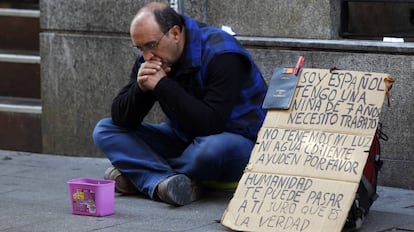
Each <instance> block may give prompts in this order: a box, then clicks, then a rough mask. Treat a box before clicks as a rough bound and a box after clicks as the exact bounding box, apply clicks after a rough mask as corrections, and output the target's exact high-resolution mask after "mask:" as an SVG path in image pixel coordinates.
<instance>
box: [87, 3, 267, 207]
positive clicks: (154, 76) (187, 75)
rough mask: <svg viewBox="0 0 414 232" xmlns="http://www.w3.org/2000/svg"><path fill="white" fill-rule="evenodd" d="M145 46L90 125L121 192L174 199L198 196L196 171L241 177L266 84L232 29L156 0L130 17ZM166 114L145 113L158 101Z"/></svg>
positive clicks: (211, 176) (202, 176)
mask: <svg viewBox="0 0 414 232" xmlns="http://www.w3.org/2000/svg"><path fill="white" fill-rule="evenodd" d="M130 34H131V39H132V42H133V44H134V45H135V46H136V47H137V48H138V49H139V50H140V51H141V53H142V54H140V55H139V56H138V58H137V60H136V61H135V64H134V66H133V69H132V72H131V75H130V79H129V82H128V83H127V84H126V85H125V86H124V87H123V88H122V89H121V90H120V92H119V93H118V95H117V96H116V97H115V98H114V100H113V103H112V118H106V119H102V120H101V121H99V122H98V124H97V125H96V128H95V130H94V132H93V138H94V141H95V144H96V146H97V147H98V148H99V149H100V150H101V151H102V152H103V153H104V154H105V155H106V156H107V157H108V159H109V160H110V161H111V163H112V165H113V167H112V168H109V169H108V170H107V172H106V175H105V177H106V178H108V179H114V180H115V181H116V190H117V191H118V192H122V193H134V192H137V191H138V192H141V193H144V194H146V195H147V196H149V197H150V198H152V199H155V200H162V201H164V202H166V203H169V204H172V205H186V204H189V203H190V202H192V201H193V200H195V199H196V198H195V196H194V191H193V187H194V186H193V184H192V183H193V182H194V181H238V180H239V179H240V177H241V175H242V172H243V170H244V168H245V166H246V164H247V162H248V160H249V157H250V153H251V150H252V149H253V146H254V144H255V140H256V136H257V133H258V130H259V129H260V127H261V125H262V123H263V120H264V117H265V114H266V111H265V110H264V109H262V107H261V105H262V102H263V99H264V97H265V94H266V91H267V85H266V83H265V81H264V80H263V77H262V75H261V73H260V71H259V70H258V68H257V66H256V64H255V63H254V61H253V60H252V57H251V56H250V54H249V53H248V52H247V50H245V49H244V48H243V47H242V46H241V45H240V44H239V43H238V42H237V41H236V39H235V38H234V37H233V36H231V35H229V34H228V33H226V32H224V31H222V30H220V29H216V28H213V27H211V26H207V25H205V24H202V23H199V22H197V21H195V20H194V19H192V18H189V17H187V16H183V15H179V14H177V13H176V12H175V11H174V10H173V9H172V8H170V7H169V6H168V5H165V4H162V3H157V2H152V3H148V4H147V5H145V6H144V7H143V8H141V9H140V10H139V11H138V13H137V14H136V15H135V17H134V18H133V20H132V22H131V26H130ZM157 101H158V103H159V105H160V106H161V108H162V110H163V112H164V114H165V116H166V120H165V122H162V123H160V124H150V123H146V122H143V119H144V117H145V116H146V115H147V114H148V112H149V111H150V109H151V108H152V107H153V105H154V103H155V102H157Z"/></svg>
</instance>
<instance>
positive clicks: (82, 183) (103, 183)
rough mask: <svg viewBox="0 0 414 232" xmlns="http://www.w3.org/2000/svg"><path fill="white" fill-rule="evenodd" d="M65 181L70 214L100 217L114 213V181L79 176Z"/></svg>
mask: <svg viewBox="0 0 414 232" xmlns="http://www.w3.org/2000/svg"><path fill="white" fill-rule="evenodd" d="M67 183H68V186H69V199H70V203H71V206H72V214H79V215H89V216H98V217H101V216H107V215H111V214H113V213H114V199H115V181H113V180H102V179H93V178H79V179H72V180H69V181H68V182H67Z"/></svg>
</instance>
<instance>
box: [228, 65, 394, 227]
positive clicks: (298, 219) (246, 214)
mask: <svg viewBox="0 0 414 232" xmlns="http://www.w3.org/2000/svg"><path fill="white" fill-rule="evenodd" d="M387 76H388V75H387V74H382V73H367V72H356V71H347V70H335V71H333V72H331V71H330V70H326V69H303V70H302V72H301V74H300V76H299V80H298V85H297V86H296V89H295V94H294V99H293V102H292V105H291V107H290V109H288V110H269V111H268V113H267V115H266V118H265V121H264V123H263V126H262V128H261V130H260V132H259V134H258V138H257V142H256V145H255V147H254V148H253V151H252V154H251V157H250V160H249V163H248V165H247V166H246V169H245V172H244V174H243V176H242V178H241V180H240V182H239V185H238V187H237V190H236V192H235V195H234V197H233V198H232V200H231V201H230V203H229V205H228V207H227V209H226V210H225V212H224V214H223V218H222V224H223V225H224V226H227V227H228V228H231V229H233V230H240V231H310V232H315V231H341V230H342V227H343V225H344V223H345V220H346V217H347V215H348V212H349V209H350V207H351V205H352V202H353V200H354V198H355V193H356V190H357V187H358V185H359V182H360V179H361V176H362V172H363V168H364V166H365V163H366V158H367V156H368V150H369V147H370V145H371V142H372V138H373V135H374V133H375V130H376V128H377V126H378V121H379V114H380V112H381V108H382V105H383V100H384V96H385V93H386V91H385V88H386V85H385V82H384V79H385V78H386V77H387Z"/></svg>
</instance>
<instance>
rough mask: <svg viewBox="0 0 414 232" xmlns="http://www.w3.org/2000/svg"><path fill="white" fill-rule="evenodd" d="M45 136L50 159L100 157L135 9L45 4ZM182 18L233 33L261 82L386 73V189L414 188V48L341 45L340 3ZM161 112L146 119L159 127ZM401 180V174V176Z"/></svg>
mask: <svg viewBox="0 0 414 232" xmlns="http://www.w3.org/2000/svg"><path fill="white" fill-rule="evenodd" d="M40 2H41V4H40V8H41V28H42V31H43V32H42V33H41V40H40V44H41V48H40V50H41V59H42V61H41V75H42V107H43V112H42V130H43V150H44V152H45V153H54V154H67V155H79V156H101V155H102V154H100V153H99V151H97V150H96V148H95V147H94V145H93V142H92V138H91V133H92V130H93V128H94V126H95V124H96V122H97V121H98V120H99V119H100V118H102V117H108V116H109V107H110V102H111V99H112V98H113V96H114V95H115V94H116V92H117V90H118V89H119V88H120V87H121V86H122V85H123V84H124V83H125V82H126V81H127V79H128V77H129V72H130V69H131V66H132V62H133V61H134V58H135V55H136V51H135V50H133V48H131V46H130V45H131V43H130V39H129V37H128V31H129V22H130V20H131V18H132V17H133V15H134V13H135V12H136V10H137V9H138V7H139V6H140V5H142V4H143V3H145V2H148V1H137V0H72V1H65V0H41V1H40ZM181 2H182V3H183V4H182V5H181V6H182V10H183V11H184V12H185V13H186V14H188V15H190V16H193V17H195V18H197V19H200V20H202V21H207V22H208V23H211V24H213V25H215V26H221V25H228V26H231V27H232V28H233V30H234V31H235V32H236V33H237V34H238V35H239V36H238V39H239V40H240V41H241V42H242V43H243V44H244V45H245V46H246V47H247V48H248V49H249V50H250V51H251V52H252V54H253V56H254V57H255V59H256V61H257V63H258V65H259V67H260V68H261V70H262V72H263V74H264V76H265V78H266V79H267V80H269V79H270V77H271V75H272V72H273V69H274V68H275V67H283V66H293V65H294V64H295V63H296V60H297V58H298V57H299V56H300V55H304V56H305V67H315V68H331V67H337V68H341V69H350V70H359V71H369V72H385V73H389V74H390V75H391V76H393V77H394V78H395V79H396V80H397V82H396V83H395V84H394V87H393V90H392V92H391V93H392V107H391V108H387V107H386V106H384V107H383V111H382V115H381V121H382V122H383V124H384V132H385V133H386V134H387V135H388V136H389V138H390V139H389V141H388V142H382V154H383V159H384V160H385V165H384V168H383V169H382V172H381V174H380V183H381V184H383V185H387V186H397V187H403V188H410V189H413V188H414V169H413V168H411V167H413V165H414V158H413V156H411V153H412V152H413V151H414V144H413V143H412V142H411V141H413V139H414V138H413V131H414V125H413V123H412V121H411V117H412V116H413V114H414V113H413V104H412V103H411V100H412V99H413V97H414V96H413V89H414V86H413V82H412V81H411V73H412V72H413V69H414V56H413V54H414V44H412V43H405V44H388V43H382V42H374V41H353V40H341V39H340V38H339V37H338V30H339V5H338V4H339V3H338V2H339V1H336V0H318V1H316V0H315V1H299V0H279V1H272V0H264V1H250V0H236V1H230V0H225V1H219V0H211V1H207V0H203V1H196V0H188V1H187V0H185V1H184V0H183V1H181ZM159 118H160V112H159V109H158V108H157V109H156V110H155V111H154V112H153V113H152V114H151V115H150V116H149V117H148V118H147V120H149V121H158V120H159ZM402 172H403V173H402Z"/></svg>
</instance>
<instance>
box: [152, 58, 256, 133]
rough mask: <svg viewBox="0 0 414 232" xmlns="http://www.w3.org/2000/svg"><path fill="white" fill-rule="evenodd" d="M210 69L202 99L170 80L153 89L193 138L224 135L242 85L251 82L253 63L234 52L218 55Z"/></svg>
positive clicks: (180, 125) (179, 124) (166, 79)
mask: <svg viewBox="0 0 414 232" xmlns="http://www.w3.org/2000/svg"><path fill="white" fill-rule="evenodd" d="M207 70H208V71H207V73H206V75H207V76H206V78H205V83H204V87H203V94H202V96H201V97H195V96H194V95H192V94H190V93H189V92H188V91H186V90H185V89H184V88H183V87H182V86H180V84H179V83H177V82H176V81H174V80H172V79H170V78H163V79H162V80H161V81H160V82H159V83H158V85H157V86H156V88H155V89H154V94H155V95H156V97H157V99H158V101H159V102H160V105H161V106H164V109H167V110H168V111H169V112H170V114H171V115H172V116H173V118H174V121H176V122H177V124H178V126H179V127H180V128H182V129H184V130H185V131H188V132H190V133H191V134H193V135H194V136H198V135H210V134H216V133H221V132H223V131H224V129H225V126H226V123H228V122H229V119H230V115H231V112H232V109H233V106H234V105H235V104H236V103H237V101H238V100H239V96H240V90H241V88H242V86H243V83H246V82H247V81H249V80H250V78H249V70H250V62H248V60H247V58H245V57H244V56H242V55H239V54H235V53H226V54H222V55H217V56H216V57H214V58H213V59H212V60H211V61H210V63H209V64H208V66H207ZM191 78H196V77H191ZM171 115H169V116H171Z"/></svg>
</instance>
